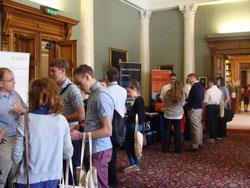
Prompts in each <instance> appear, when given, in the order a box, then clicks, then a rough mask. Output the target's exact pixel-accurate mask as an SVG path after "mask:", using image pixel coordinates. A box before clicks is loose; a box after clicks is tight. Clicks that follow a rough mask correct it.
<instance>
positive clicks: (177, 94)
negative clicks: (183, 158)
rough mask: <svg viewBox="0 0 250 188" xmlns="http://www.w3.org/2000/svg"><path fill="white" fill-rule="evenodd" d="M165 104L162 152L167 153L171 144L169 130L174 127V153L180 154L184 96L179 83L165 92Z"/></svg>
mask: <svg viewBox="0 0 250 188" xmlns="http://www.w3.org/2000/svg"><path fill="white" fill-rule="evenodd" d="M163 102H164V104H165V110H164V117H165V125H164V129H163V141H162V151H163V152H164V153H165V152H169V147H170V142H171V128H172V125H174V140H175V153H180V152H181V119H182V117H183V114H184V110H183V105H184V103H185V95H184V92H183V85H182V83H181V82H180V81H175V82H174V84H173V86H172V88H171V89H170V90H168V91H167V93H166V96H165V97H164V98H163Z"/></svg>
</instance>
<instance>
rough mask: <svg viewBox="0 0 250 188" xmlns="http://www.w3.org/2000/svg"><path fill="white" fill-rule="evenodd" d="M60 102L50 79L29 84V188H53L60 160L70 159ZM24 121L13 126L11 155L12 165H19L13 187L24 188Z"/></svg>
mask: <svg viewBox="0 0 250 188" xmlns="http://www.w3.org/2000/svg"><path fill="white" fill-rule="evenodd" d="M62 111H63V103H62V101H61V100H60V96H59V94H58V88H57V85H56V83H55V82H54V81H53V80H52V79H50V78H41V79H37V80H35V81H33V82H32V83H31V85H30V89H29V113H28V138H29V140H28V143H29V158H28V167H29V181H30V187H31V188H38V187H49V188H56V187H57V186H58V183H59V180H60V179H61V176H62V163H63V159H70V158H71V157H72V155H73V146H72V143H71V138H70V130H69V124H68V122H67V120H66V119H65V117H64V116H63V115H60V114H59V113H60V112H62ZM24 138H25V134H24V120H23V118H21V119H20V122H19V124H18V126H17V136H16V143H15V146H14V148H13V152H12V160H13V162H14V163H16V164H18V163H20V169H19V171H18V173H17V177H16V180H15V183H16V187H17V188H24V187H26V184H27V182H26V165H25V160H24V157H23V156H24V150H25V146H24Z"/></svg>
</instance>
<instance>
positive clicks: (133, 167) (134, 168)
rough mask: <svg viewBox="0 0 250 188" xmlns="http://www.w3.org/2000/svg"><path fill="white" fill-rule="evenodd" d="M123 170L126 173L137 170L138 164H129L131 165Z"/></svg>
mask: <svg viewBox="0 0 250 188" xmlns="http://www.w3.org/2000/svg"><path fill="white" fill-rule="evenodd" d="M123 171H124V173H125V174H128V173H130V172H134V171H137V166H136V165H132V166H129V167H127V168H125V169H124V170H123Z"/></svg>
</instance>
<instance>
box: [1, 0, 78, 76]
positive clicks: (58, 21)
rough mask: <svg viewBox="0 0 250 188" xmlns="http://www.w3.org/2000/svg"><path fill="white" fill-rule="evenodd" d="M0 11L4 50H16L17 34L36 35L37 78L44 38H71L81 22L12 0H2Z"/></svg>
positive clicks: (49, 39)
mask: <svg viewBox="0 0 250 188" xmlns="http://www.w3.org/2000/svg"><path fill="white" fill-rule="evenodd" d="M0 11H1V18H2V20H1V21H2V27H1V34H2V41H1V47H2V50H3V51H15V49H14V46H15V34H20V35H24V36H25V35H27V36H29V35H34V36H35V53H36V60H35V69H36V70H35V77H36V78H37V77H39V76H40V67H39V66H40V62H41V52H40V50H41V42H42V40H48V41H62V40H70V37H71V34H72V27H73V26H75V25H77V24H78V23H79V21H78V20H75V19H71V18H68V17H65V16H61V15H55V16H53V15H48V14H44V13H43V12H42V11H41V10H40V9H37V8H33V7H30V6H27V5H24V4H21V3H17V2H14V1H11V0H0ZM75 64H76V65H77V62H75Z"/></svg>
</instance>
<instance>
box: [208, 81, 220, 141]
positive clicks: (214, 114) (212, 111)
mask: <svg viewBox="0 0 250 188" xmlns="http://www.w3.org/2000/svg"><path fill="white" fill-rule="evenodd" d="M221 100H222V92H221V91H220V89H219V88H218V87H217V85H216V79H214V78H211V79H210V80H209V89H208V90H207V92H206V93H205V97H204V103H205V104H206V116H207V120H208V124H209V127H210V142H212V143H214V142H215V139H217V137H218V128H219V113H220V112H219V111H220V107H219V104H220V102H221Z"/></svg>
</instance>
